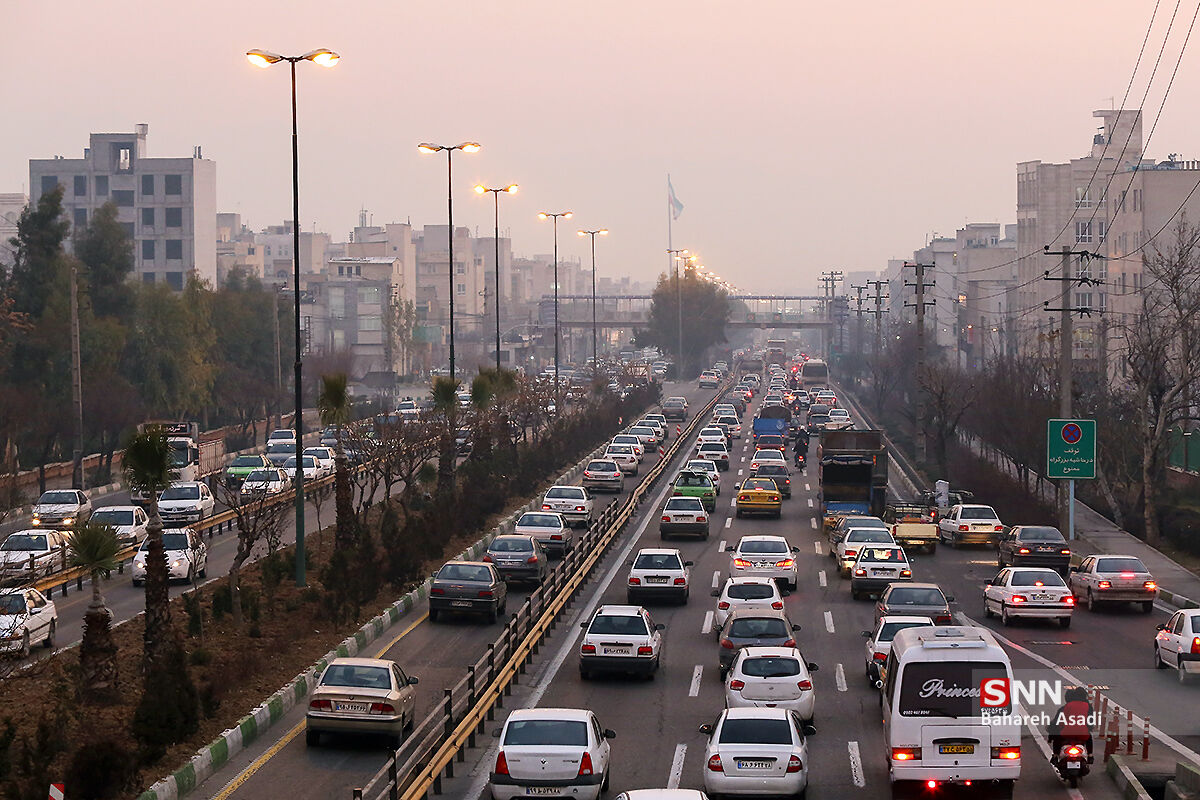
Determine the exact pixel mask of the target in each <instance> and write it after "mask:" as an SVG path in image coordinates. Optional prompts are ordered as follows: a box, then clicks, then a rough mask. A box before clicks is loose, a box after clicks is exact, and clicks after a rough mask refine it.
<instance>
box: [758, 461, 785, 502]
mask: <svg viewBox="0 0 1200 800" xmlns="http://www.w3.org/2000/svg"><path fill="white" fill-rule="evenodd" d="M750 477H752V478H770V479H771V480H773V481H775V486H776V487H777V488H778V489H779V493H780V494H782V495H783V499H784V500H790V499H791V498H792V471H791V470H790V469H788V468H787V466H786V465H783V464H774V463H772V464H762V465H760V466H758V467H757V468H756V469H755V470H754V471H753V472H752V473H750Z"/></svg>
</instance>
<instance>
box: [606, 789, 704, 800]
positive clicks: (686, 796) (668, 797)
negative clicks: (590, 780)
mask: <svg viewBox="0 0 1200 800" xmlns="http://www.w3.org/2000/svg"><path fill="white" fill-rule="evenodd" d="M616 800H708V795H706V794H705V793H704V792H702V791H700V790H699V789H630V790H629V791H627V792H621V793H620V794H619V795H617V797H616Z"/></svg>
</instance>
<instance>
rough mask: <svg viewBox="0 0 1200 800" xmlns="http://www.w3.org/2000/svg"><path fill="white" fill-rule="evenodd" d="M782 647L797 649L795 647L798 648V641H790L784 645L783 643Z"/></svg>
mask: <svg viewBox="0 0 1200 800" xmlns="http://www.w3.org/2000/svg"><path fill="white" fill-rule="evenodd" d="M782 646H783V647H795V646H796V640H795V639H788V640H787V641H786V642H784V643H783V645H782Z"/></svg>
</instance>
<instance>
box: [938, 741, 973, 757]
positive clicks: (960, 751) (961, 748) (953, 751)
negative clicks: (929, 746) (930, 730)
mask: <svg viewBox="0 0 1200 800" xmlns="http://www.w3.org/2000/svg"><path fill="white" fill-rule="evenodd" d="M974 752H975V745H973V744H941V745H938V753H940V754H941V755H944V756H969V755H972V754H974Z"/></svg>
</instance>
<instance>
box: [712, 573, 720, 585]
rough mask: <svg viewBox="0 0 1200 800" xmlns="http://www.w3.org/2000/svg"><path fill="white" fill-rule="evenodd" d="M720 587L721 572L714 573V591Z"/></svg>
mask: <svg viewBox="0 0 1200 800" xmlns="http://www.w3.org/2000/svg"><path fill="white" fill-rule="evenodd" d="M720 585H721V570H717V571H716V572H714V573H713V583H712V587H713V588H714V589H716V588H717V587H718V586H720Z"/></svg>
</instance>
